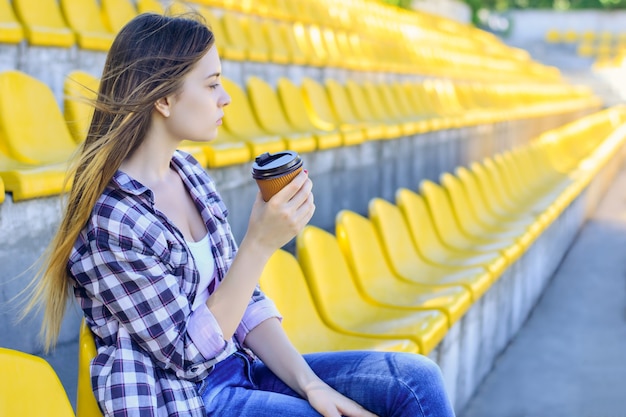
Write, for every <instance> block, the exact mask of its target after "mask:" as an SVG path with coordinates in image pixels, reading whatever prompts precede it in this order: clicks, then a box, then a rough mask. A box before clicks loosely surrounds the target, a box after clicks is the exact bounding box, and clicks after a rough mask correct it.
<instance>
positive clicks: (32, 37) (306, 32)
mask: <svg viewBox="0 0 626 417" xmlns="http://www.w3.org/2000/svg"><path fill="white" fill-rule="evenodd" d="M315 3H319V2H304V3H302V5H306V4H315ZM191 4H192V3H182V2H174V3H173V4H172V7H171V9H172V12H173V13H180V12H185V11H186V10H187V9H188V8H189V7H191V6H190V5H191ZM59 6H60V7H59ZM195 6H196V7H194V8H196V9H197V10H198V11H199V12H200V13H201V14H203V15H204V16H205V18H206V19H207V21H208V22H210V23H211V25H212V27H213V28H214V30H215V31H216V35H217V36H216V37H217V40H218V43H219V44H220V48H221V49H222V50H223V54H224V56H225V57H226V58H228V59H234V60H252V61H260V62H275V63H281V64H286V63H290V64H296V65H297V64H306V65H315V66H326V65H330V66H338V67H346V68H350V69H358V70H377V71H394V72H404V73H414V72H415V69H416V68H419V69H420V70H424V71H426V70H428V68H430V69H429V70H428V71H430V72H436V71H441V70H442V68H443V69H449V70H450V71H452V72H453V73H455V74H459V75H463V76H465V77H469V76H471V74H474V76H478V75H482V76H484V72H485V71H486V70H490V69H491V70H493V71H488V72H492V73H493V76H497V77H501V76H503V75H504V76H506V75H507V74H508V73H509V72H511V71H512V74H513V75H517V76H522V75H525V76H529V75H533V76H534V75H536V74H533V73H531V72H529V71H527V69H525V67H526V66H527V65H526V61H527V60H526V61H524V62H522V63H521V64H520V65H521V66H520V68H517V67H518V65H517V64H516V62H517V61H516V60H515V59H513V60H510V61H512V62H509V63H507V62H504V63H503V62H501V61H503V60H505V58H503V56H505V55H501V56H500V57H498V58H494V57H490V56H486V55H485V56H482V58H480V59H475V58H474V57H473V55H476V52H475V51H482V50H485V51H492V52H493V51H499V50H502V48H503V46H502V45H496V44H494V45H492V46H491V47H487V45H484V46H485V47H484V48H483V47H480V48H476V47H475V46H476V45H475V44H473V43H472V44H471V45H468V46H467V47H465V48H464V50H465V53H464V54H458V53H457V54H455V53H453V49H454V48H455V45H462V44H465V43H467V39H465V42H462V41H461V39H458V40H457V39H449V38H450V36H451V35H449V34H448V35H445V36H444V35H438V34H437V31H432V30H431V31H430V33H431V35H429V36H422V35H419V36H418V38H414V36H410V33H411V31H410V30H409V29H410V28H413V25H414V24H415V23H413V25H409V26H407V28H401V29H399V26H398V25H394V24H393V16H392V15H390V16H388V18H389V19H391V20H390V21H386V22H384V26H383V25H381V24H380V19H374V20H371V19H369V20H368V19H366V20H364V21H359V22H358V24H356V25H354V26H353V27H351V28H342V29H340V28H334V27H332V26H331V25H329V24H328V23H327V21H326V20H323V19H321V18H316V19H314V20H315V21H313V22H309V24H303V22H304V21H306V19H304V20H298V21H296V22H284V21H283V22H278V21H272V20H269V19H264V20H259V19H257V18H256V17H255V16H253V15H252V14H235V13H233V12H226V13H224V15H223V16H221V17H219V18H218V17H216V16H215V15H214V14H213V13H212V11H211V9H209V8H208V7H207V6H206V5H204V4H200V5H195ZM13 8H14V9H15V13H14V12H13V10H12V8H11V5H10V3H9V1H8V0H0V22H2V30H0V41H3V42H13V43H17V42H20V41H21V40H22V39H24V38H25V39H27V40H28V42H29V43H30V44H32V45H41V46H60V47H70V46H72V45H74V44H76V43H77V44H78V45H79V47H81V48H84V49H93V50H101V51H106V50H108V48H109V47H110V45H111V42H112V40H113V37H114V35H115V34H116V33H117V32H118V31H119V30H120V29H121V27H122V26H123V25H124V24H125V23H126V22H127V21H128V20H130V19H132V18H133V17H134V16H136V15H137V13H141V12H146V11H153V12H157V13H163V10H164V9H163V6H162V5H161V3H160V2H159V1H157V0H138V1H137V5H136V7H135V5H134V4H133V3H132V2H131V1H130V0H103V1H102V4H101V7H100V6H99V5H98V3H97V2H96V1H95V0H60V3H59V4H57V1H56V0H13ZM352 9H354V10H356V9H357V8H356V7H352ZM16 15H17V17H16ZM299 16H315V13H313V14H304V15H303V14H300V15H299ZM331 20H332V19H331ZM377 22H379V23H378V24H377ZM327 25H328V26H327ZM385 28H386V29H385ZM405 32H406V33H405ZM433 34H434V35H433ZM446 36H447V37H446ZM466 38H467V37H466ZM446 39H447V40H446ZM437 40H439V41H437ZM427 44H428V45H430V47H428V46H426V45H427ZM433 45H435V47H432V46H433ZM481 46H482V43H481ZM448 50H450V51H449V52H446V51H448ZM510 55H511V56H516V54H513V53H511V54H510ZM505 61H506V60H505ZM534 65H537V64H536V63H535V64H534ZM503 68H505V69H507V71H503ZM462 70H465V71H464V72H460V71H462ZM509 75H510V74H509Z"/></svg>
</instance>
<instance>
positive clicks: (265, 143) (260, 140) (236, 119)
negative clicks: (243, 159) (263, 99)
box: [222, 77, 286, 158]
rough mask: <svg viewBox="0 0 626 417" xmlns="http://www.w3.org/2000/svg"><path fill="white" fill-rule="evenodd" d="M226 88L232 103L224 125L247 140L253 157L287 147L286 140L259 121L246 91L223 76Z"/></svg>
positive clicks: (234, 134) (226, 110)
mask: <svg viewBox="0 0 626 417" xmlns="http://www.w3.org/2000/svg"><path fill="white" fill-rule="evenodd" d="M222 84H223V85H224V89H225V90H226V91H227V92H228V94H229V95H230V97H231V100H232V102H231V104H230V105H228V106H227V107H226V108H225V109H224V110H225V116H224V126H223V127H222V129H224V128H225V130H226V131H228V133H231V136H235V137H237V138H240V139H241V140H243V141H245V142H246V144H247V145H248V146H249V147H250V152H251V153H252V157H253V158H254V157H256V156H257V155H260V154H262V153H264V152H270V153H274V152H279V151H282V150H285V149H286V143H285V141H284V140H283V139H282V138H281V137H280V136H278V135H271V134H269V133H267V132H265V131H264V130H263V129H261V127H260V126H259V124H258V123H257V121H256V119H255V117H254V112H253V111H252V107H251V106H250V101H249V100H248V97H247V95H246V93H245V92H244V91H243V89H242V88H241V87H239V86H238V85H237V84H236V83H234V82H233V81H231V80H229V79H228V78H225V77H222Z"/></svg>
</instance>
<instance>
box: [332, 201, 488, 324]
mask: <svg viewBox="0 0 626 417" xmlns="http://www.w3.org/2000/svg"><path fill="white" fill-rule="evenodd" d="M336 235H337V242H338V243H339V247H340V248H341V250H342V252H343V254H344V257H345V258H346V260H347V261H348V265H349V266H350V270H351V271H352V276H353V278H354V280H355V282H356V284H357V288H358V289H359V292H360V293H361V295H362V296H363V297H364V298H365V299H367V300H370V301H372V302H374V303H375V304H377V305H381V306H386V307H401V308H406V309H417V310H423V309H427V310H428V309H437V310H440V311H441V312H443V313H444V314H445V315H446V317H447V318H448V326H449V327H452V325H453V324H454V323H456V322H457V321H458V320H459V319H460V318H461V317H462V316H463V314H465V312H466V311H467V310H468V309H469V307H470V306H471V304H472V294H471V293H470V291H469V290H468V289H467V288H465V287H464V286H463V285H462V284H460V283H459V282H458V281H457V280H455V278H454V277H452V275H453V273H450V275H448V276H446V272H444V271H442V270H437V268H436V267H434V266H432V265H425V264H423V263H422V264H421V265H419V266H423V267H424V269H419V268H415V269H412V268H411V267H416V266H418V263H419V260H417V261H416V262H412V265H411V266H409V265H407V268H405V269H403V270H398V269H393V268H394V267H396V266H397V265H396V264H395V263H393V260H391V259H390V258H389V257H388V256H387V251H386V250H385V248H383V244H384V243H387V242H386V241H384V238H382V236H381V233H380V229H376V228H375V227H374V225H373V224H372V222H371V221H370V220H368V219H366V218H365V217H363V216H361V215H359V214H357V213H354V212H352V211H349V210H342V211H340V212H339V213H338V214H337V220H336ZM408 243H409V244H411V241H410V240H409V241H408ZM411 247H412V246H411ZM404 260H405V261H406V259H404ZM390 261H391V262H390ZM409 261H412V259H410V258H409ZM442 269H443V268H442ZM450 269H453V268H450ZM448 272H449V271H448ZM455 272H459V271H458V270H457V271H455ZM481 272H483V273H484V274H485V275H486V276H487V278H488V280H489V281H491V279H490V277H489V274H488V273H487V272H486V271H481ZM457 275H458V274H457ZM426 277H427V278H426Z"/></svg>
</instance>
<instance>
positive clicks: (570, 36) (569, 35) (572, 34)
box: [561, 29, 579, 43]
mask: <svg viewBox="0 0 626 417" xmlns="http://www.w3.org/2000/svg"><path fill="white" fill-rule="evenodd" d="M578 39H579V34H578V33H577V32H576V31H575V30H573V29H568V30H566V31H565V32H563V34H562V35H561V40H562V41H563V42H567V43H574V42H576V41H577V40H578Z"/></svg>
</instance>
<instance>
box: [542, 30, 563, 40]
mask: <svg viewBox="0 0 626 417" xmlns="http://www.w3.org/2000/svg"><path fill="white" fill-rule="evenodd" d="M545 39H546V42H548V43H559V42H561V32H560V31H559V30H558V29H550V30H548V31H547V32H546V37H545Z"/></svg>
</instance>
